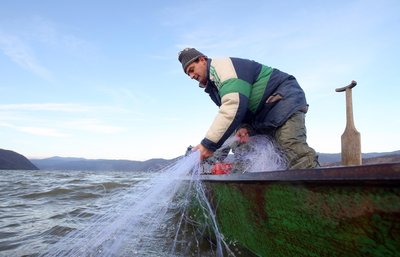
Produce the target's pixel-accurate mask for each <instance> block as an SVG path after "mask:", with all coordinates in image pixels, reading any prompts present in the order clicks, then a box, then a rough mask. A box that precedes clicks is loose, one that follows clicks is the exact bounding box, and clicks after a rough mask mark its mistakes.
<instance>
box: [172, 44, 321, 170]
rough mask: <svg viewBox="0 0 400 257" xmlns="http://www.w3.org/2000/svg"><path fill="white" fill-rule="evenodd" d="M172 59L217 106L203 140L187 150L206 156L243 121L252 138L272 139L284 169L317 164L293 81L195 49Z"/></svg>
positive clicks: (273, 71)
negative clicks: (282, 155) (284, 160)
mask: <svg viewBox="0 0 400 257" xmlns="http://www.w3.org/2000/svg"><path fill="white" fill-rule="evenodd" d="M178 59H179V61H180V63H181V64H182V68H183V71H184V72H185V73H186V74H187V75H188V76H189V77H190V78H191V79H195V80H197V81H198V82H199V86H200V87H201V88H204V91H205V92H206V93H207V94H209V96H210V98H211V99H212V100H213V101H214V103H215V104H217V106H219V112H218V114H217V116H216V118H215V119H214V122H213V123H212V124H211V126H210V128H209V130H208V132H207V133H206V136H205V138H204V139H203V140H202V141H201V143H200V144H198V145H197V146H195V147H194V148H193V150H199V151H200V158H201V159H202V160H204V159H207V158H209V157H211V156H212V155H213V154H214V152H215V151H216V150H217V149H218V148H220V147H221V146H222V145H223V143H224V142H225V140H226V139H227V138H228V137H229V136H230V135H231V134H232V133H233V132H234V131H235V130H236V129H237V128H238V126H239V125H240V124H241V123H249V124H251V125H252V126H253V127H254V128H255V130H256V133H257V134H266V135H269V136H271V137H272V138H274V139H275V141H276V143H277V144H278V146H279V147H280V149H281V150H282V151H283V152H284V153H285V156H286V158H287V163H288V168H289V169H303V168H315V167H318V166H319V164H318V157H317V155H316V152H315V151H314V149H313V148H311V147H310V146H309V145H308V144H307V142H306V127H305V113H306V112H307V110H308V104H307V102H306V98H305V94H304V91H303V90H302V89H301V87H300V85H299V84H298V82H297V81H296V79H295V77H293V76H292V75H289V74H287V73H284V72H282V71H280V70H278V69H275V68H271V67H268V66H266V65H263V64H261V63H258V62H255V61H252V60H248V59H241V58H233V57H225V58H213V59H211V58H208V57H207V56H206V55H204V54H203V53H201V52H199V51H198V50H196V49H195V48H185V49H183V50H182V51H181V52H180V53H179V57H178Z"/></svg>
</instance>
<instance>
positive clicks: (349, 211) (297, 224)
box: [202, 164, 400, 256]
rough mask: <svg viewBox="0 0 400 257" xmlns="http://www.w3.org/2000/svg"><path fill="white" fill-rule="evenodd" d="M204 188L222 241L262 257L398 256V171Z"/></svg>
mask: <svg viewBox="0 0 400 257" xmlns="http://www.w3.org/2000/svg"><path fill="white" fill-rule="evenodd" d="M202 183H203V186H204V188H205V191H206V195H207V198H208V200H209V202H210V204H211V206H212V209H213V210H214V211H215V214H216V221H217V224H218V227H219V230H220V232H221V233H222V234H223V236H224V238H225V240H227V241H229V242H236V243H238V244H240V245H241V246H243V247H245V248H247V249H248V250H250V251H251V252H253V253H254V254H256V255H258V256H396V255H397V256H398V255H399V253H400V164H384V165H369V166H356V167H337V168H327V169H315V170H295V171H278V172H261V173H252V174H251V173H246V174H233V175H220V176H217V175H214V176H210V175H209V176H203V177H202ZM203 223H204V221H203Z"/></svg>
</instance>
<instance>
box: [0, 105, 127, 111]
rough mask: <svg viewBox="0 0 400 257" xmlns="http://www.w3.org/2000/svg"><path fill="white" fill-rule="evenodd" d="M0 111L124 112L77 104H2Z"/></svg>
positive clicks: (119, 109)
mask: <svg viewBox="0 0 400 257" xmlns="http://www.w3.org/2000/svg"><path fill="white" fill-rule="evenodd" d="M0 111H25V112H32V111H49V112H70V113H75V112H106V111H107V112H125V110H124V109H122V108H117V107H109V106H99V105H87V104H79V103H39V104H2V105H0Z"/></svg>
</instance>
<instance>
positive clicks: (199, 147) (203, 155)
mask: <svg viewBox="0 0 400 257" xmlns="http://www.w3.org/2000/svg"><path fill="white" fill-rule="evenodd" d="M196 150H199V151H200V160H202V161H204V160H205V159H207V158H208V157H211V156H213V154H214V152H213V151H211V150H209V149H208V148H206V147H205V146H204V145H202V144H198V145H196V146H195V147H193V149H192V151H196Z"/></svg>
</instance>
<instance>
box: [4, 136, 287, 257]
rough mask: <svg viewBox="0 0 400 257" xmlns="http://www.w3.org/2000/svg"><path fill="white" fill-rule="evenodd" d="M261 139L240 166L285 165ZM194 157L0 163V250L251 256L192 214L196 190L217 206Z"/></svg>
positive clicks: (13, 253) (20, 253)
mask: <svg viewBox="0 0 400 257" xmlns="http://www.w3.org/2000/svg"><path fill="white" fill-rule="evenodd" d="M265 140H266V139H265V138H260V139H259V140H258V141H256V143H257V142H258V143H259V144H254V146H255V147H254V146H253V147H254V149H255V150H256V151H255V150H253V151H252V153H251V155H249V156H248V159H249V160H251V162H250V163H249V166H248V167H245V168H243V170H244V171H246V172H252V171H254V172H255V171H267V170H274V169H279V167H282V160H281V158H280V157H279V154H278V153H277V152H276V150H275V149H274V148H273V146H272V144H270V143H268V142H267V143H266V142H265ZM258 145H259V146H258ZM266 147H267V148H266ZM199 159H200V158H199V154H196V152H195V153H192V154H190V155H189V156H187V157H184V158H181V159H179V160H178V161H176V162H175V163H174V164H172V165H171V166H169V167H166V168H164V169H162V170H160V171H158V172H117V171H104V172H98V171H96V172H94V171H84V170H82V171H46V170H39V171H25V170H24V171H23V170H0V256H7V257H9V256H12V257H14V256H16V257H19V256H21V257H22V256H35V257H36V256H76V257H86V256H88V257H89V256H99V257H100V256H110V257H119V256H140V257H146V256H151V257H157V256H160V257H165V256H182V257H186V256H202V257H203V256H204V257H207V256H210V257H211V256H218V257H221V256H247V257H248V256H252V255H251V254H250V253H247V252H246V251H245V250H244V249H240V248H238V246H237V245H236V244H235V242H225V241H224V240H223V236H222V235H221V234H220V233H219V228H218V224H216V222H215V220H214V223H213V222H212V223H213V224H214V226H213V229H211V230H212V231H211V232H210V229H207V232H206V233H207V234H205V232H204V231H200V229H199V228H198V226H195V221H194V220H192V218H191V217H190V213H189V212H188V211H187V209H188V208H187V206H188V205H189V204H190V202H193V201H192V200H193V196H195V197H197V199H198V200H199V201H201V202H202V206H204V208H203V209H204V210H205V213H204V214H203V215H205V216H208V217H209V218H210V220H212V219H213V213H214V210H211V207H210V205H209V204H208V203H207V199H206V197H205V193H204V192H203V187H202V184H201V181H200V180H199V179H198V175H199V170H200V168H199V167H200V166H199V165H200V163H199ZM210 233H212V234H210ZM211 238H212V239H211Z"/></svg>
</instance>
